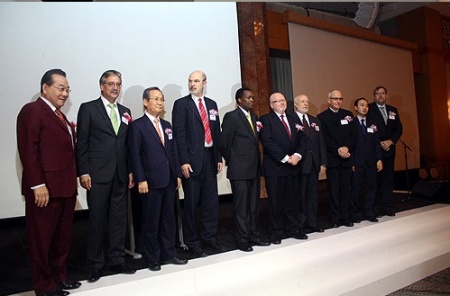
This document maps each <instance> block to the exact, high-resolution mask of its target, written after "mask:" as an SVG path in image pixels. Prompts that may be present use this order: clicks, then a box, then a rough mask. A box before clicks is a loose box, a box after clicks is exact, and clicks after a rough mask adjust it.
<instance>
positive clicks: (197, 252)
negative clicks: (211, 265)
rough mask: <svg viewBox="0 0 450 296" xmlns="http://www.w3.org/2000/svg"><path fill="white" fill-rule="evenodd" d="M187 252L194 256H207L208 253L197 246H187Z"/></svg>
mask: <svg viewBox="0 0 450 296" xmlns="http://www.w3.org/2000/svg"><path fill="white" fill-rule="evenodd" d="M189 252H190V253H191V254H192V255H193V256H194V257H196V258H198V257H207V256H208V254H206V253H205V251H203V249H202V248H199V247H193V248H189Z"/></svg>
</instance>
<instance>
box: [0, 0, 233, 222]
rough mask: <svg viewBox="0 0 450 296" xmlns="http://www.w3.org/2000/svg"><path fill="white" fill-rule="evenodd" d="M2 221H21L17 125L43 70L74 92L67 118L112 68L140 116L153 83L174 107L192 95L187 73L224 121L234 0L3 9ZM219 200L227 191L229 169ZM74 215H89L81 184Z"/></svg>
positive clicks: (229, 101)
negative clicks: (59, 73) (197, 79)
mask: <svg viewBox="0 0 450 296" xmlns="http://www.w3.org/2000/svg"><path fill="white" fill-rule="evenodd" d="M0 44H1V46H0V56H1V59H0V69H1V71H0V96H1V97H0V102H1V103H2V106H3V108H2V110H1V111H0V114H1V116H0V124H1V126H2V128H1V130H0V139H1V141H2V144H1V154H0V155H1V156H0V157H1V175H0V180H1V185H2V186H1V188H2V189H3V190H2V194H1V196H0V199H1V204H2V206H1V207H0V219H1V218H8V217H17V216H23V215H24V202H23V198H22V197H21V193H20V186H21V185H20V182H21V171H22V167H21V164H20V159H19V156H18V153H17V145H16V129H15V125H16V118H17V114H18V113H19V111H20V109H21V108H22V106H23V105H24V104H25V103H27V102H31V101H34V100H35V99H36V98H37V97H38V96H39V90H40V79H41V77H42V75H43V74H44V72H45V71H47V70H48V69H51V68H61V69H63V70H64V71H65V72H66V73H67V76H68V77H67V78H68V80H69V84H70V87H71V89H72V93H71V95H70V98H69V102H67V103H66V105H65V106H64V107H63V109H62V110H63V112H64V113H65V114H66V115H67V117H68V119H69V120H70V121H74V122H76V116H77V111H78V108H79V106H80V104H81V103H82V102H85V101H90V100H93V99H96V98H98V97H99V95H100V90H99V84H98V80H99V78H100V76H101V74H102V73H103V72H104V71H105V70H108V69H115V70H118V71H120V72H121V73H122V78H123V87H122V94H121V97H120V102H121V103H122V104H124V105H126V106H128V107H130V108H131V110H132V115H133V117H140V116H141V115H142V112H143V111H142V92H143V90H144V89H145V88H146V87H149V86H158V87H159V88H161V89H162V91H163V93H164V94H165V97H166V100H167V102H166V113H165V115H164V118H165V119H167V120H169V121H170V120H171V111H172V106H173V102H174V101H175V100H176V99H177V98H179V97H181V96H184V95H186V94H188V88H187V80H188V75H189V73H191V72H192V71H194V70H197V69H199V70H203V71H204V72H205V73H206V74H207V76H208V86H207V95H208V96H209V97H211V98H212V99H214V100H216V102H217V103H218V107H219V112H220V115H221V118H222V116H223V115H224V113H225V112H227V111H230V110H232V109H234V106H235V105H234V93H235V92H236V90H237V89H238V88H239V87H240V86H241V73H240V62H239V44H238V29H237V16H236V4H235V3H180V2H178V3H157V2H153V3H142V2H134V3H115V2H111V3H98V2H97V3H38V2H28V3H21V2H10V3H6V2H5V3H0ZM218 179H219V193H220V194H226V193H230V192H231V189H230V186H229V182H228V179H226V175H225V172H222V173H221V174H220V175H219V176H218ZM77 208H78V209H86V208H87V205H86V197H85V190H84V189H82V188H81V187H79V196H78V204H77Z"/></svg>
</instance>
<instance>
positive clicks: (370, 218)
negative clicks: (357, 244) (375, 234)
mask: <svg viewBox="0 0 450 296" xmlns="http://www.w3.org/2000/svg"><path fill="white" fill-rule="evenodd" d="M367 221H369V222H378V219H377V218H375V217H369V218H367Z"/></svg>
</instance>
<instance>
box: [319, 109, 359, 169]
mask: <svg viewBox="0 0 450 296" xmlns="http://www.w3.org/2000/svg"><path fill="white" fill-rule="evenodd" d="M317 118H319V119H320V122H321V123H322V130H323V137H324V139H325V144H326V147H327V160H328V167H329V168H333V167H338V166H342V167H351V166H352V157H350V158H342V157H340V156H339V154H338V149H339V147H342V146H346V147H347V148H348V149H349V152H350V154H351V155H352V152H353V146H354V145H355V141H356V129H355V125H354V124H351V122H352V120H353V114H352V113H351V112H350V111H348V110H345V109H339V111H338V112H337V113H335V112H333V111H331V109H330V108H327V110H325V111H323V112H322V113H320V114H319V115H317ZM344 122H347V123H346V124H344Z"/></svg>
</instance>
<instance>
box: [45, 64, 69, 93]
mask: <svg viewBox="0 0 450 296" xmlns="http://www.w3.org/2000/svg"><path fill="white" fill-rule="evenodd" d="M53 75H61V76H63V77H66V72H64V71H63V70H61V69H51V70H48V71H47V72H45V74H44V76H42V78H41V93H42V92H43V91H44V87H43V86H44V84H47V85H49V86H50V85H52V84H53V83H55V81H54V80H53Z"/></svg>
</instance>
